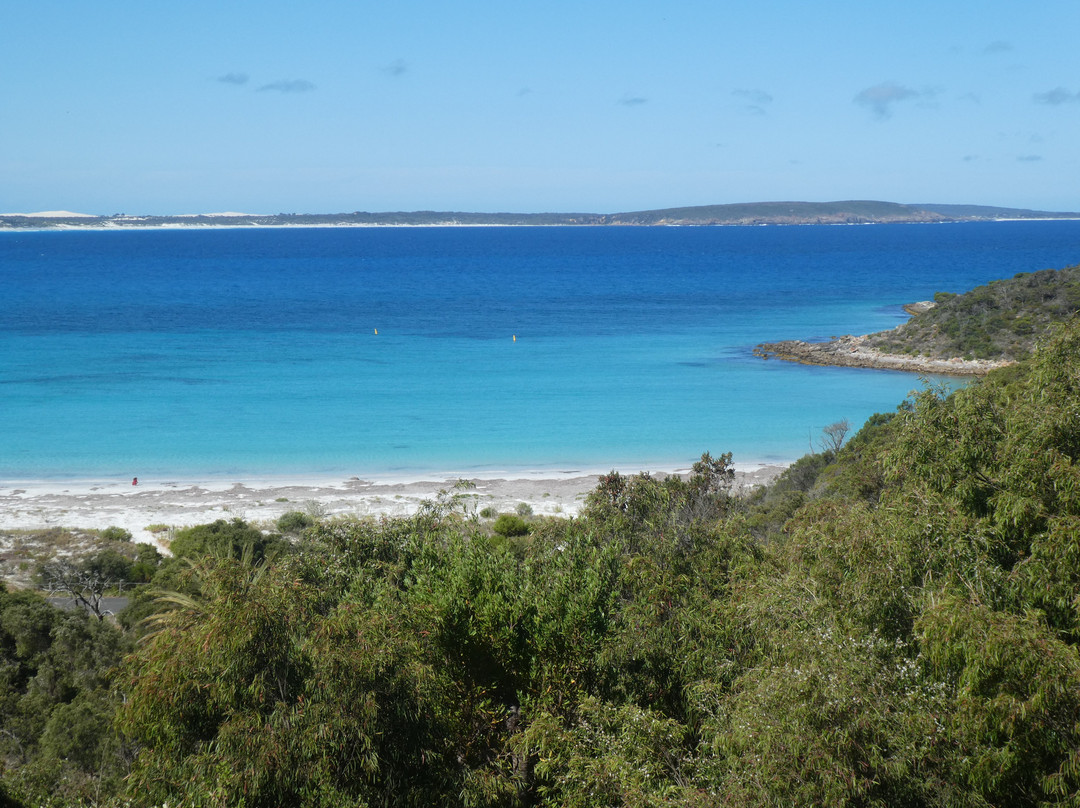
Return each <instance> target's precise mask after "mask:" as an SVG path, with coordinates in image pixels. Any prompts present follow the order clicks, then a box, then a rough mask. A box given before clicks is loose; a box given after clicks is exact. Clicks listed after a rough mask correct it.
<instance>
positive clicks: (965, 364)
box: [754, 335, 1015, 376]
mask: <svg viewBox="0 0 1080 808" xmlns="http://www.w3.org/2000/svg"><path fill="white" fill-rule="evenodd" d="M754 355H755V356H759V357H761V358H762V359H783V360H786V361H788V362H800V363H802V364H804V365H831V366H839V367H850V368H873V369H875V370H901V371H905V372H907V373H926V374H935V375H944V376H985V375H986V374H987V373H989V372H990V371H992V370H996V369H997V368H1001V367H1006V366H1007V365H1012V364H1015V363H1014V362H1011V361H1008V360H1003V359H961V358H960V357H953V358H951V359H933V358H931V357H928V356H911V355H908V354H890V353H885V352H883V351H879V350H877V349H876V348H872V347H870V346H869V345H868V344H867V335H861V336H851V335H845V336H842V337H835V338H834V339H831V340H829V341H828V342H803V341H802V340H784V341H781V342H763V343H761V344H760V345H758V346H757V347H756V348H754Z"/></svg>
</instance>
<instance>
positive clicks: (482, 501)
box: [0, 465, 785, 543]
mask: <svg viewBox="0 0 1080 808" xmlns="http://www.w3.org/2000/svg"><path fill="white" fill-rule="evenodd" d="M784 468H785V467H784V466H780V465H751V466H744V467H739V468H738V469H737V471H736V481H735V490H737V491H747V490H750V489H752V488H754V487H755V486H759V485H763V484H766V483H768V482H769V481H771V480H773V479H775V477H776V476H777V475H778V474H779V473H780V472H782V471H783V469H784ZM687 471H688V469H677V470H675V473H685V472H687ZM596 481H597V475H596V474H582V473H581V472H566V473H564V474H556V473H554V472H550V471H546V472H542V473H538V475H537V476H520V477H514V478H513V479H510V478H493V479H472V480H471V481H470V482H471V483H472V484H473V485H474V486H475V487H473V488H469V489H462V490H459V491H453V490H452V489H453V488H454V485H455V484H456V483H457V482H458V478H454V477H447V478H443V479H427V480H385V481H372V480H361V479H358V478H352V479H347V480H334V479H322V480H315V479H308V480H285V479H267V480H236V481H231V480H229V481H224V480H219V481H214V482H207V481H196V480H175V481H154V480H140V481H139V485H137V486H133V485H132V484H131V480H115V479H113V480H82V481H56V482H49V481H27V482H17V481H3V482H0V529H8V530H39V529H44V528H54V527H65V528H89V529H101V528H106V527H111V526H116V527H121V528H124V529H125V530H128V531H130V532H131V534H132V536H133V538H134V540H135V541H137V542H148V543H155V539H156V537H157V536H158V535H160V532H159V533H155V532H151V531H149V530H147V528H148V527H150V526H157V525H167V526H169V527H184V526H189V525H198V524H205V523H208V522H213V521H214V520H216V519H232V518H236V517H239V518H241V519H244V520H247V521H249V522H253V523H256V524H264V525H266V526H269V525H270V523H272V522H273V521H275V520H276V519H278V517H280V516H281V515H282V514H284V513H286V512H288V511H305V512H309V513H313V514H317V515H319V516H334V515H356V516H380V515H387V516H406V515H409V514H412V513H415V512H416V510H417V508H419V507H420V506H421V504H422V503H423V502H424V501H430V500H435V499H437V498H438V497H439V496H440V492H449V493H460V494H464V495H466V496H467V497H468V500H467V501H468V507H469V510H470V511H472V510H473V509H475V510H476V511H481V510H483V509H485V508H492V509H494V510H495V511H496V512H500V513H506V512H513V511H514V510H516V509H517V508H518V507H519V506H520V505H521V504H522V503H525V504H526V505H528V506H529V507H530V508H531V509H532V512H533V513H534V514H536V515H540V516H548V515H550V516H557V515H561V516H574V515H576V514H577V513H578V512H579V511H580V510H581V507H582V505H583V503H584V501H585V497H586V495H587V494H588V492H589V491H591V490H592V489H593V488H594V487H595V486H596Z"/></svg>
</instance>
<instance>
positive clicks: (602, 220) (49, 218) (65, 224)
mask: <svg viewBox="0 0 1080 808" xmlns="http://www.w3.org/2000/svg"><path fill="white" fill-rule="evenodd" d="M1013 219H1080V213H1075V212H1072V213H1068V212H1050V211H1041V210H1027V209H1021V208H1000V207H991V206H986V205H937V204H915V205H903V204H899V203H896V202H874V201H859V200H855V201H845V202H747V203H739V204H729V205H698V206H695V207H685V208H663V209H660V210H642V211H634V212H629V213H465V212H458V211H430V210H420V211H411V212H405V211H399V212H389V213H370V212H368V211H354V212H352V213H276V214H268V215H267V214H249V213H233V212H230V213H205V214H190V215H170V216H157V215H131V214H126V213H115V214H112V215H110V216H93V215H87V214H82V213H72V212H69V211H45V212H42V213H0V230H18V229H32V230H41V229H47V230H52V229H116V228H150V227H153V228H158V227H160V228H190V227H203V228H206V227H374V226H399V227H408V226H412V227H452V226H474V227H476V226H500V225H501V226H514V225H517V226H522V225H533V226H537V225H563V226H565V225H581V226H637V227H652V226H661V227H662V226H669V227H671V226H755V225H807V224H895V223H934V222H972V221H1002V220H1013Z"/></svg>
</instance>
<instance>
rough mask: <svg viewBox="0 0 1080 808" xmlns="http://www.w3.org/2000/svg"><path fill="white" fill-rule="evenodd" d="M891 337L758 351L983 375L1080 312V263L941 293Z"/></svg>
mask: <svg viewBox="0 0 1080 808" xmlns="http://www.w3.org/2000/svg"><path fill="white" fill-rule="evenodd" d="M904 308H905V309H906V310H907V311H908V313H909V314H911V315H912V317H911V319H910V320H907V321H906V322H904V323H902V324H900V325H898V326H897V327H896V328H893V329H890V330H888V331H879V332H878V333H876V334H866V335H863V336H850V335H845V336H842V337H834V338H833V339H831V340H829V341H828V342H803V341H801V340H786V341H783V342H766V343H762V344H761V345H758V346H757V347H756V348H755V349H754V353H755V354H756V355H757V356H760V357H762V358H763V359H769V358H776V359H786V360H788V361H791V362H801V363H802V364H807V365H839V366H842V367H864V368H876V369H879V370H905V371H911V372H916V373H937V374H946V375H956V376H968V375H974V376H981V375H985V374H986V373H989V372H990V371H991V370H994V369H995V368H999V367H1003V366H1005V365H1011V364H1015V363H1016V362H1018V361H1020V360H1022V359H1025V358H1027V357H1028V356H1030V355H1031V354H1032V352H1033V351H1034V350H1035V347H1036V345H1037V344H1038V342H1039V341H1040V340H1042V339H1044V338H1045V337H1046V335H1047V333H1049V331H1050V330H1051V327H1052V326H1053V325H1054V324H1056V323H1060V322H1063V321H1065V320H1068V319H1069V318H1070V317H1072V316H1074V315H1075V314H1076V312H1077V311H1078V310H1080V265H1077V266H1071V267H1066V268H1064V269H1060V270H1053V269H1043V270H1040V271H1038V272H1021V273H1019V274H1017V275H1015V276H1014V277H1012V278H1008V279H1004V280H996V281H991V282H990V283H988V284H986V285H984V286H978V287H976V288H975V289H972V290H971V291H969V292H965V293H964V294H961V295H956V294H952V293H949V292H938V293H937V294H935V295H934V299H933V300H926V301H922V302H919V303H912V304H909V305H907V306H905V307H904Z"/></svg>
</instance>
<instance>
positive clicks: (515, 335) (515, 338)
mask: <svg viewBox="0 0 1080 808" xmlns="http://www.w3.org/2000/svg"><path fill="white" fill-rule="evenodd" d="M514 342H517V334H514Z"/></svg>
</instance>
